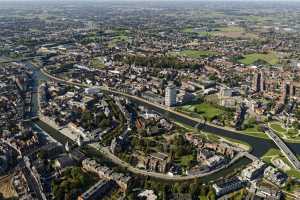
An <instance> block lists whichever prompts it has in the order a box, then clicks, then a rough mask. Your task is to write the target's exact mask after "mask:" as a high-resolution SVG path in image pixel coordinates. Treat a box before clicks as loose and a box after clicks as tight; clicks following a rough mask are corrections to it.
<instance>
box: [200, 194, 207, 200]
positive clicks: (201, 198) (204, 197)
mask: <svg viewBox="0 0 300 200" xmlns="http://www.w3.org/2000/svg"><path fill="white" fill-rule="evenodd" d="M200 200H208V198H207V197H206V196H204V195H201V196H200Z"/></svg>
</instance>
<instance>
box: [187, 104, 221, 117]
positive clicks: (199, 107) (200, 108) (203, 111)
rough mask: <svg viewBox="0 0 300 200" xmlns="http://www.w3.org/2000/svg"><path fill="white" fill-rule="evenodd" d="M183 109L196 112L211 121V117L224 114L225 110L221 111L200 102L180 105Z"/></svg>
mask: <svg viewBox="0 0 300 200" xmlns="http://www.w3.org/2000/svg"><path fill="white" fill-rule="evenodd" d="M181 108H182V109H183V110H184V111H188V112H193V113H198V114H200V115H202V116H203V117H205V118H206V119H207V120H209V121H211V120H212V119H213V118H215V117H217V116H220V115H223V114H225V112H226V111H223V110H221V109H219V108H216V107H214V106H213V105H211V104H208V103H201V104H195V105H186V106H182V107H181Z"/></svg>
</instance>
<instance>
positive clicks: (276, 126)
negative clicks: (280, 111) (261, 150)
mask: <svg viewBox="0 0 300 200" xmlns="http://www.w3.org/2000/svg"><path fill="white" fill-rule="evenodd" d="M270 127H271V128H272V129H273V130H274V131H276V132H280V133H285V132H286V129H285V128H283V127H282V126H281V125H280V124H270Z"/></svg>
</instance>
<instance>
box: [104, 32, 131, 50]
mask: <svg viewBox="0 0 300 200" xmlns="http://www.w3.org/2000/svg"><path fill="white" fill-rule="evenodd" d="M128 39H129V38H128V36H126V35H119V36H116V37H113V38H112V40H111V41H110V42H109V45H108V46H109V47H115V46H116V45H117V43H119V42H128Z"/></svg>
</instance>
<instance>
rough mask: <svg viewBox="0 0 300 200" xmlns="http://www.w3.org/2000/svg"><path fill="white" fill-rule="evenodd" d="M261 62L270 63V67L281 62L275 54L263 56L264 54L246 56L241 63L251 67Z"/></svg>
mask: <svg viewBox="0 0 300 200" xmlns="http://www.w3.org/2000/svg"><path fill="white" fill-rule="evenodd" d="M259 60H263V61H265V62H267V63H269V64H270V65H276V64H277V63H278V62H279V59H278V57H277V55H276V54H275V53H273V52H271V53H267V54H262V53H253V54H247V55H244V58H243V59H240V60H239V62H240V63H242V64H245V65H251V64H254V63H255V62H257V61H259Z"/></svg>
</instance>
